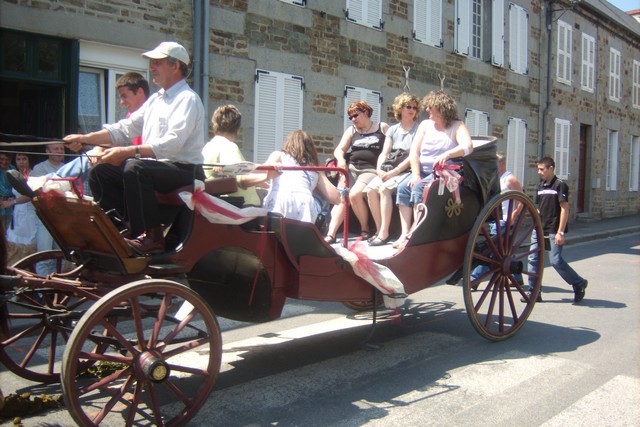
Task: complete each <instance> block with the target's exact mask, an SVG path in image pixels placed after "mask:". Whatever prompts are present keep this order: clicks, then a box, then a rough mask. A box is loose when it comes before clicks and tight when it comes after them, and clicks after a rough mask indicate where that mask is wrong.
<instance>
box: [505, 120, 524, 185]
mask: <svg viewBox="0 0 640 427" xmlns="http://www.w3.org/2000/svg"><path fill="white" fill-rule="evenodd" d="M508 123H509V124H508V126H507V170H509V171H511V173H513V174H514V175H515V176H516V178H518V181H520V182H524V172H525V170H524V169H525V146H526V142H527V122H525V121H524V120H522V119H518V118H515V117H509V121H508Z"/></svg>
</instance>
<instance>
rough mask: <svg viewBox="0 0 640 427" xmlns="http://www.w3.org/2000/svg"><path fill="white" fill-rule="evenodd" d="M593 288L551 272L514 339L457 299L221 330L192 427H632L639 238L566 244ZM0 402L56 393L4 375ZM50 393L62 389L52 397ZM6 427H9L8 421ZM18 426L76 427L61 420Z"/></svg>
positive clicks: (325, 311)
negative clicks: (479, 326)
mask: <svg viewBox="0 0 640 427" xmlns="http://www.w3.org/2000/svg"><path fill="white" fill-rule="evenodd" d="M565 258H566V259H567V260H568V261H569V262H570V263H571V265H572V266H573V267H574V268H575V269H576V270H577V271H578V272H579V273H580V274H581V275H583V276H584V277H586V278H587V279H588V280H589V288H588V290H587V295H586V297H585V299H584V301H583V302H582V303H580V304H579V305H574V304H572V299H573V293H572V291H571V290H570V288H569V287H568V286H567V285H566V284H564V283H563V282H562V280H561V279H560V277H559V276H558V275H557V274H556V273H555V271H553V269H551V268H546V269H545V276H544V282H543V283H544V285H543V292H544V294H543V297H544V302H543V303H540V304H537V305H536V307H535V309H534V311H533V314H532V316H531V317H530V318H529V320H528V322H527V324H526V325H525V326H524V327H523V329H522V330H521V331H519V332H518V334H517V335H516V336H514V337H513V338H511V339H509V340H507V341H504V342H498V343H491V342H488V341H486V340H485V339H483V338H482V337H480V336H479V335H478V334H477V333H476V332H475V331H474V330H473V328H472V327H471V324H470V322H469V320H468V319H467V315H466V313H465V310H464V301H463V297H462V291H461V288H460V287H454V286H448V285H439V286H434V287H431V288H429V289H426V290H425V291H422V292H420V293H417V294H414V295H412V296H411V300H410V303H411V306H410V309H409V314H408V316H406V318H405V319H404V320H403V322H402V323H401V324H396V323H393V322H391V321H390V319H389V317H388V316H385V313H381V318H380V319H379V323H378V325H377V326H376V328H375V330H373V331H372V330H371V326H370V325H371V314H370V313H362V314H361V313H354V312H352V311H350V310H348V309H347V308H346V307H344V306H342V305H341V304H337V303H304V302H301V301H290V302H289V303H288V304H287V306H286V307H285V313H284V316H283V318H282V319H279V320H277V321H273V322H269V323H265V324H260V325H249V324H243V323H238V322H230V321H226V320H224V319H220V325H221V328H222V329H223V331H224V332H223V342H224V352H223V365H222V369H221V373H220V375H219V378H218V381H217V383H216V387H215V389H214V392H213V393H212V394H211V396H210V398H209V400H208V402H207V404H206V405H205V406H204V407H203V408H202V410H201V411H200V412H199V413H198V415H197V416H196V418H195V419H194V420H193V421H192V422H191V423H190V424H189V425H192V426H252V427H254V426H363V425H366V426H396V425H397V426H428V425H438V426H440V425H453V426H457V425H474V426H484V425H487V426H488V425H491V426H541V425H544V426H573V425H580V426H606V425H610V426H613V425H615V426H626V425H628V426H638V425H640V328H639V326H640V287H639V286H638V285H639V284H640V279H639V277H640V234H632V235H627V236H620V237H616V238H608V239H602V240H597V241H592V242H589V243H582V244H577V245H572V246H569V247H567V248H566V249H565ZM0 384H2V388H3V391H4V392H5V394H7V393H11V392H14V391H15V390H21V391H25V390H29V391H32V392H36V393H37V392H40V391H45V392H56V386H39V385H33V384H29V383H28V382H25V381H22V380H20V379H16V378H15V376H13V374H11V373H8V372H6V370H3V371H2V372H0ZM57 392H59V388H58V389H57ZM3 425H10V423H5V424H3ZM24 425H25V426H42V425H47V426H56V425H61V426H69V425H73V423H72V421H71V419H70V417H69V416H68V415H67V413H66V411H64V410H58V411H53V412H49V413H47V414H43V415H40V416H33V417H30V418H27V419H25V420H24Z"/></svg>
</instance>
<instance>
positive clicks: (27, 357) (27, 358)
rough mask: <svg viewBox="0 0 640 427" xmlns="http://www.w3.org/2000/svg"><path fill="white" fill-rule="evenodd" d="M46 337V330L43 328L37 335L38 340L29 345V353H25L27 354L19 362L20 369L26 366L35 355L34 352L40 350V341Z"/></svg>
mask: <svg viewBox="0 0 640 427" xmlns="http://www.w3.org/2000/svg"><path fill="white" fill-rule="evenodd" d="M46 336H47V328H46V327H43V328H42V331H41V332H40V334H39V335H38V338H37V339H36V341H35V342H34V343H33V344H32V345H31V348H29V351H28V352H27V354H25V356H24V358H23V359H22V361H21V362H20V367H22V368H24V367H25V366H27V364H28V363H29V362H30V361H31V359H32V358H33V356H34V355H35V354H36V350H38V348H40V344H42V341H44V339H45V337H46Z"/></svg>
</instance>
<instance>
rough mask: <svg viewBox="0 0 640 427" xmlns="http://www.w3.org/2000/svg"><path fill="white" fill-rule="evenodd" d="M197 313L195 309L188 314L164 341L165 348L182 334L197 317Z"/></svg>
mask: <svg viewBox="0 0 640 427" xmlns="http://www.w3.org/2000/svg"><path fill="white" fill-rule="evenodd" d="M195 315H196V311H195V308H194V309H192V310H191V312H190V313H189V314H187V315H186V316H185V317H184V319H182V320H181V321H180V323H178V324H177V325H176V326H175V327H174V328H173V330H172V331H171V332H169V333H168V334H167V336H166V337H165V338H164V339H163V340H162V341H163V342H164V344H165V346H167V345H169V344H171V342H173V339H174V338H175V337H176V336H177V335H178V334H179V333H180V332H182V330H183V329H184V328H185V327H186V326H187V325H188V324H189V323H190V322H191V320H192V319H193V318H194V317H195Z"/></svg>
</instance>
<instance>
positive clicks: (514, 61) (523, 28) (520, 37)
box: [509, 3, 529, 74]
mask: <svg viewBox="0 0 640 427" xmlns="http://www.w3.org/2000/svg"><path fill="white" fill-rule="evenodd" d="M528 39H529V14H528V12H527V11H526V10H525V9H524V8H522V7H520V6H518V5H515V4H513V3H510V4H509V68H510V69H511V70H512V71H513V72H514V73H518V74H527V73H529V65H528V62H527V55H528V47H527V41H528Z"/></svg>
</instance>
